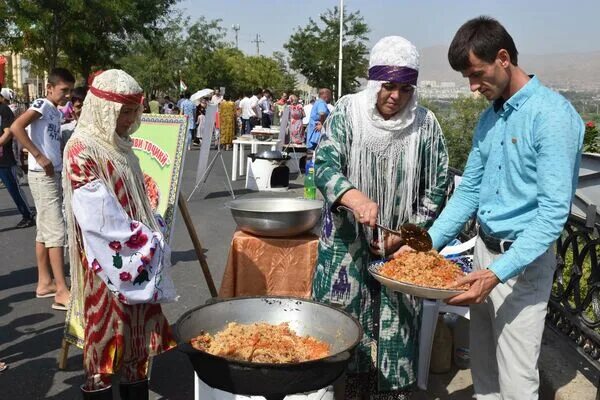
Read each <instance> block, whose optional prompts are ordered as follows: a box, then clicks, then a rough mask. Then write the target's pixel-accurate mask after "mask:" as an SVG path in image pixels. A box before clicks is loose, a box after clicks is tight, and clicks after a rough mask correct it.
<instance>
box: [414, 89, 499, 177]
mask: <svg viewBox="0 0 600 400" xmlns="http://www.w3.org/2000/svg"><path fill="white" fill-rule="evenodd" d="M419 103H420V104H421V105H423V106H424V107H427V108H429V109H430V110H431V111H433V113H434V114H435V116H436V117H437V119H438V121H439V123H440V126H441V127H442V131H443V132H444V136H445V137H446V145H447V146H448V155H449V157H450V166H451V167H454V168H457V169H459V170H461V171H462V170H464V168H465V164H466V162H467V158H468V157H469V151H470V150H471V144H472V141H473V132H474V131H475V127H476V126H477V121H478V120H479V116H480V115H481V113H482V111H483V110H485V109H486V108H487V107H488V105H489V103H488V101H487V100H486V99H485V98H483V97H478V98H475V97H471V96H469V97H460V98H458V99H456V100H454V101H453V102H452V103H450V106H449V108H442V107H440V105H439V104H437V103H435V102H433V101H431V100H428V99H419Z"/></svg>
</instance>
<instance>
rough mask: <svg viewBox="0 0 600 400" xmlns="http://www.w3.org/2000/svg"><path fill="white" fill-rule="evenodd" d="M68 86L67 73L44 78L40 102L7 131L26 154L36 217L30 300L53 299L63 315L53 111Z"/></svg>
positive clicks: (56, 116)
mask: <svg viewBox="0 0 600 400" xmlns="http://www.w3.org/2000/svg"><path fill="white" fill-rule="evenodd" d="M74 83H75V78H74V77H73V75H72V74H71V73H70V72H69V71H68V70H66V69H64V68H55V69H53V70H52V71H51V72H50V75H49V76H48V84H47V85H46V97H45V98H40V99H37V100H34V101H33V103H32V104H31V107H29V109H28V110H27V111H26V112H24V113H23V114H22V115H21V116H20V117H19V118H17V120H16V121H15V122H14V123H13V124H12V126H11V128H10V129H11V131H12V132H13V134H14V136H15V137H16V138H17V140H18V141H19V142H21V144H22V145H23V147H25V148H26V149H27V151H28V152H29V158H28V159H27V163H28V168H29V173H28V180H29V188H30V189H31V194H32V196H33V202H34V203H35V208H36V211H37V217H36V225H37V233H36V239H35V255H36V259H37V266H38V283H37V288H36V297H38V298H40V297H54V304H52V308H53V309H55V310H63V311H66V309H67V305H68V303H69V289H68V287H67V284H66V282H65V273H64V270H63V269H64V259H63V247H64V246H65V245H66V243H65V239H66V238H65V221H64V217H63V213H62V184H61V179H60V178H61V177H60V174H61V170H62V152H61V138H62V136H61V132H60V123H61V115H60V112H59V111H58V109H57V108H56V107H57V106H59V105H64V104H66V102H67V101H68V99H69V94H70V93H71V90H72V89H73V84H74ZM26 128H27V130H26ZM52 275H54V281H53V280H52Z"/></svg>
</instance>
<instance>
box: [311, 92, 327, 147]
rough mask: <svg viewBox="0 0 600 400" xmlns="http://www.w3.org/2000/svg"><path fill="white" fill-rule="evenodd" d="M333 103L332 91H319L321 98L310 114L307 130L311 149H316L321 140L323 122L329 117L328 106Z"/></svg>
mask: <svg viewBox="0 0 600 400" xmlns="http://www.w3.org/2000/svg"><path fill="white" fill-rule="evenodd" d="M329 102H331V90H329V89H319V98H318V99H317V101H315V104H313V106H312V110H311V112H310V120H309V122H308V126H307V128H306V131H307V132H306V145H307V147H308V148H309V149H313V150H314V149H315V148H316V147H317V145H318V144H319V140H320V139H321V129H322V128H323V122H325V120H326V119H327V116H328V115H329V108H327V104H328V103H329Z"/></svg>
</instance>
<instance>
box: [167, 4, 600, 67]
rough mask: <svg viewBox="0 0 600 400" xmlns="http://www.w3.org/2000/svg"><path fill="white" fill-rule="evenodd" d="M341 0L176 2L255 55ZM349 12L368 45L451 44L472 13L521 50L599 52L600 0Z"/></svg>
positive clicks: (351, 7)
mask: <svg viewBox="0 0 600 400" xmlns="http://www.w3.org/2000/svg"><path fill="white" fill-rule="evenodd" d="M336 5H339V0H338V1H336V0H319V1H317V0H295V1H289V0H218V1H206V0H202V1H200V0H182V1H181V2H180V3H179V5H178V8H179V9H180V10H182V11H183V12H184V15H187V16H189V17H190V18H191V19H192V21H193V20H196V19H197V18H199V17H201V16H204V17H205V18H206V19H208V20H213V19H221V20H222V23H221V26H223V27H224V28H227V37H226V39H227V40H229V41H230V42H232V43H234V42H235V34H234V31H233V30H232V29H231V26H232V25H233V24H239V26H240V30H239V34H238V40H239V48H240V50H242V51H243V52H245V53H247V54H250V55H255V54H256V44H255V43H252V42H251V41H253V40H255V38H256V34H259V35H260V38H261V40H263V41H264V43H260V53H261V54H263V55H271V54H272V53H273V51H284V48H283V44H284V43H285V42H286V41H287V40H288V38H289V36H290V35H291V34H292V33H293V32H294V31H295V30H296V29H297V28H298V26H300V27H304V26H306V25H307V23H308V20H309V18H310V17H312V18H313V19H318V17H319V14H320V13H321V12H323V11H325V10H327V9H329V8H333V7H335V6H336ZM344 6H345V8H346V10H347V11H349V12H355V11H360V14H361V15H362V16H363V17H364V20H365V22H366V23H367V24H368V25H369V27H370V29H371V32H370V34H369V39H370V40H369V47H370V46H372V45H373V44H374V43H376V42H377V40H378V39H380V38H381V37H384V36H388V35H400V36H404V37H405V38H407V39H409V40H410V41H412V42H413V43H414V44H415V45H416V46H417V48H424V47H430V46H436V45H448V44H449V43H450V41H451V40H452V37H453V35H454V33H455V32H456V30H457V29H458V28H459V27H460V25H462V23H464V22H465V21H467V20H468V19H470V18H473V17H476V16H478V15H489V16H492V17H494V18H496V19H498V20H499V21H500V22H501V23H502V24H503V25H504V26H505V28H506V29H507V30H508V32H509V33H510V34H511V35H512V37H513V39H514V40H515V43H516V45H517V49H518V50H519V52H520V53H522V54H554V53H567V52H569V53H570V52H591V51H600V0H570V1H559V0H546V1H541V0H502V1H498V0H479V1H473V0H471V1H469V0H410V1H408V0H395V1H394V0H344Z"/></svg>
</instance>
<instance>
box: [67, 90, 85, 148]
mask: <svg viewBox="0 0 600 400" xmlns="http://www.w3.org/2000/svg"><path fill="white" fill-rule="evenodd" d="M86 95H87V88H85V87H83V86H78V87H76V88H75V89H73V90H72V91H71V104H73V120H72V121H71V122H67V123H66V124H62V125H61V126H60V134H61V141H62V143H61V147H62V149H64V148H65V145H66V144H67V142H68V141H69V139H70V138H71V136H72V135H73V132H74V131H75V128H76V127H77V122H78V121H79V117H80V116H81V107H83V101H84V100H85V96H86Z"/></svg>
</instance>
